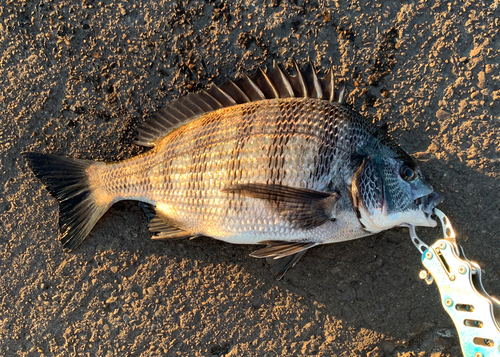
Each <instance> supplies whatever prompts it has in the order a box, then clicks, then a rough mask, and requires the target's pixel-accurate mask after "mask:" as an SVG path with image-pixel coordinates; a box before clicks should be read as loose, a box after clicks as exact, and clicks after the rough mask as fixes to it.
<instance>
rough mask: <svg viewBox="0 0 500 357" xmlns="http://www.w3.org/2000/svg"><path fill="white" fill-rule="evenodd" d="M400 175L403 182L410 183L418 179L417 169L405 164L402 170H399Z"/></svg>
mask: <svg viewBox="0 0 500 357" xmlns="http://www.w3.org/2000/svg"><path fill="white" fill-rule="evenodd" d="M399 175H400V176H401V178H402V179H403V180H405V181H408V182H410V181H413V180H415V178H416V177H417V173H416V171H415V168H414V167H412V166H410V165H408V164H403V165H402V166H401V168H400V169H399Z"/></svg>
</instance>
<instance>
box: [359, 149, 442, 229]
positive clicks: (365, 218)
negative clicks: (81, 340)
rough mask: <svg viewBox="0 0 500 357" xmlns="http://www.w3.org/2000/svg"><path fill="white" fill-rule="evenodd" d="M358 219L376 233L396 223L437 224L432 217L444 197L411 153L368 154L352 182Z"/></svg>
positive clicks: (426, 225) (394, 225)
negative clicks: (435, 188) (384, 155)
mask: <svg viewBox="0 0 500 357" xmlns="http://www.w3.org/2000/svg"><path fill="white" fill-rule="evenodd" d="M351 195H352V196H351V197H352V203H353V207H354V209H355V211H356V213H357V215H358V219H359V221H360V222H361V224H362V225H363V226H364V228H365V229H366V230H367V231H369V232H372V233H376V232H380V231H383V230H386V229H390V228H394V227H408V226H410V225H412V226H425V227H435V226H436V225H437V222H436V221H435V220H434V219H432V218H431V215H432V213H433V209H434V207H435V206H436V205H437V204H439V203H440V202H441V201H442V197H441V196H439V195H438V194H437V193H435V192H434V189H433V187H432V185H431V184H430V183H429V181H428V180H427V179H426V177H425V176H424V175H423V173H422V172H421V170H420V168H419V167H418V165H417V163H416V162H415V161H414V160H413V159H411V158H410V157H409V156H408V155H405V156H404V157H377V156H366V157H364V158H363V159H362V161H361V164H360V166H359V168H358V169H357V171H356V173H355V174H354V177H353V179H352V183H351Z"/></svg>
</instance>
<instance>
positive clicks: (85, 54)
mask: <svg viewBox="0 0 500 357" xmlns="http://www.w3.org/2000/svg"><path fill="white" fill-rule="evenodd" d="M499 18H500V3H499V1H498V0H495V1H470V0H466V1H458V0H455V1H439V0H438V1H436V2H435V1H425V0H422V1H409V0H404V1H344V0H338V1H337V0H335V1H331V2H329V1H314V0H312V1H308V0H295V1H289V0H266V1H264V2H261V1H259V2H258V3H255V2H254V1H249V0H248V1H245V0H235V1H227V2H224V1H220V0H215V1H211V0H207V1H202V0H189V1H184V0H180V1H175V2H173V1H172V2H170V1H165V0H154V1H153V0H151V1H150V0H142V1H111V0H103V1H94V0H83V1H80V0H78V1H77V0H62V1H51V0H36V1H7V0H3V1H1V3H0V49H1V52H0V55H1V57H0V113H1V114H0V115H1V116H0V120H1V126H0V150H1V156H0V160H1V161H0V172H1V177H0V182H1V185H0V189H1V191H2V192H1V196H0V217H1V221H0V354H1V355H3V356H41V355H43V356H77V355H78V356H80V355H82V356H95V355H99V356H159V355H166V356H176V355H182V356H367V357H368V356H369V357H375V356H399V357H403V356H404V357H410V356H433V357H437V356H459V355H460V349H459V347H458V339H457V335H456V332H455V329H454V327H453V324H452V322H451V320H450V319H449V318H448V316H447V315H446V313H445V312H444V310H443V309H442V307H441V305H440V300H439V295H438V290H437V289H436V286H435V285H431V286H427V285H426V284H425V283H423V282H422V281H421V280H419V279H418V273H419V271H420V270H421V267H422V266H421V263H420V256H419V254H418V252H417V251H416V249H415V248H414V246H413V245H412V244H411V242H410V240H409V238H408V233H407V231H406V230H405V229H395V230H392V231H389V232H385V233H383V234H378V235H376V236H372V237H368V238H363V239H360V240H357V241H351V242H346V243H341V244H335V245H329V246H325V247H321V248H316V249H313V250H311V251H310V252H309V253H308V254H306V256H305V257H304V258H303V259H302V260H301V262H300V263H299V264H298V265H297V266H296V267H295V268H294V269H292V270H291V271H290V272H289V273H288V274H287V275H286V276H285V278H284V279H283V280H282V281H275V280H274V278H273V277H272V275H271V274H270V273H269V268H268V266H267V263H266V262H265V261H263V260H257V259H253V258H250V257H248V254H249V253H250V252H251V251H253V250H255V247H252V246H237V245H230V244H227V243H221V242H217V241H213V240H210V239H198V240H193V241H170V242H155V241H151V240H150V238H149V233H148V231H147V223H146V219H145V217H144V215H143V213H142V212H141V210H140V208H139V207H137V205H136V204H135V203H132V202H125V203H120V204H117V205H115V206H114V207H113V208H112V209H111V210H110V211H109V212H108V213H107V214H106V215H105V216H104V217H103V219H101V221H100V222H99V223H98V225H97V226H96V227H95V229H94V230H93V232H92V233H91V234H90V236H89V238H88V239H87V240H86V242H85V243H84V244H83V246H82V247H81V248H79V249H78V250H77V251H76V252H74V253H70V254H68V253H64V252H63V251H62V249H61V246H60V244H59V242H58V239H57V234H58V232H57V221H58V211H57V210H58V206H57V203H56V201H55V200H54V199H52V198H51V197H50V196H49V195H48V193H47V191H46V190H45V189H44V188H43V187H42V185H41V184H40V183H39V182H38V181H37V180H36V179H35V177H34V176H33V175H32V173H31V172H30V171H29V169H28V168H27V166H26V164H25V162H24V161H23V159H22V158H21V155H20V153H21V152H23V151H26V150H32V151H41V152H45V153H57V154H61V155H66V156H71V157H79V158H88V159H96V160H108V161H113V160H118V159H123V158H127V157H130V156H132V155H134V154H136V153H138V152H140V150H141V149H140V148H138V147H135V146H134V145H133V144H132V138H133V137H134V128H135V127H136V126H137V124H138V123H140V122H142V121H143V120H144V119H145V118H146V117H147V116H148V115H149V114H150V113H152V112H153V111H154V110H156V109H158V108H160V107H162V106H163V105H164V104H165V103H166V102H167V101H168V100H169V99H172V98H175V97H176V96H178V95H180V94H183V93H187V92H188V91H196V90H197V89H199V88H204V87H206V86H207V85H209V83H210V82H215V83H219V84H220V83H221V82H222V81H223V80H224V78H225V77H226V76H229V77H235V76H237V75H238V73H240V72H244V71H245V72H249V73H251V72H253V71H254V70H255V69H256V68H258V67H259V66H264V67H269V66H270V65H271V64H272V60H273V59H277V60H278V61H279V62H281V63H284V64H285V67H286V68H290V66H291V62H290V58H291V57H292V56H293V57H295V58H296V59H297V60H298V61H299V63H301V64H302V65H304V64H305V63H306V61H307V57H308V56H309V57H310V58H311V60H312V61H313V63H314V64H315V65H316V66H317V68H324V69H326V68H327V67H328V66H329V64H330V63H333V65H334V66H335V68H336V70H337V72H338V77H339V78H343V79H346V80H347V79H348V80H349V82H348V85H347V88H348V89H349V90H350V91H351V95H350V97H349V102H350V103H351V104H352V105H353V106H354V107H355V108H356V109H357V110H359V111H361V112H363V113H365V114H369V115H373V116H374V117H375V118H377V119H378V120H380V122H381V123H388V124H389V130H390V131H391V132H392V135H393V136H395V137H396V138H397V140H398V141H399V142H400V143H401V144H402V146H403V147H404V148H405V149H406V150H407V151H408V152H409V153H411V154H413V155H414V156H416V157H417V158H418V159H420V161H421V163H422V167H423V170H425V171H426V172H427V173H428V175H429V176H430V178H431V179H432V181H433V183H434V185H435V187H436V188H437V190H438V191H439V192H440V193H442V194H443V195H444V197H445V202H444V203H443V204H442V205H441V206H440V208H441V209H442V210H443V211H444V212H446V213H447V214H449V216H450V217H451V219H452V222H453V223H454V226H455V228H456V230H457V232H458V235H459V237H460V241H461V242H462V244H463V247H464V249H465V252H466V254H467V256H468V257H469V258H470V259H473V260H477V261H478V262H479V263H480V264H481V266H482V267H483V268H484V269H485V272H486V273H485V286H486V289H487V290H488V291H489V292H490V293H491V294H492V295H495V296H500V276H499V274H500V255H499V246H500V243H499V240H498V238H499V234H500V194H499V189H498V179H499V178H500V162H499V160H500V159H499V157H500V76H499V74H500V69H499V63H500V51H499V48H500V39H499V28H500V20H499ZM383 94H386V95H388V96H387V98H386V97H385V96H384V95H383ZM419 234H420V235H421V237H422V238H423V239H424V240H426V241H427V242H428V243H431V242H432V241H434V240H435V239H437V238H438V237H439V230H438V229H434V230H432V229H428V230H424V229H420V230H419Z"/></svg>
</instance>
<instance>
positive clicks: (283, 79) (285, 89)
mask: <svg viewBox="0 0 500 357" xmlns="http://www.w3.org/2000/svg"><path fill="white" fill-rule="evenodd" d="M267 76H268V78H269V80H270V81H271V82H272V83H273V85H274V87H275V88H276V90H277V91H278V95H279V97H280V98H290V97H295V94H294V92H293V89H292V86H291V84H290V82H289V81H288V77H287V76H286V75H285V74H284V73H283V71H282V70H281V68H280V67H279V66H278V65H277V64H276V62H274V63H273V70H272V71H271V72H269V74H268V75H267Z"/></svg>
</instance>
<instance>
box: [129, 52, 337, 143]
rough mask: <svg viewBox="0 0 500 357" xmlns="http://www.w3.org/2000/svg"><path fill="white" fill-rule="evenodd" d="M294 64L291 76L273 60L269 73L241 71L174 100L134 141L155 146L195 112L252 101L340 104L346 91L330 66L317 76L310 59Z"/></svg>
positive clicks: (140, 129) (160, 111)
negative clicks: (305, 100)
mask: <svg viewBox="0 0 500 357" xmlns="http://www.w3.org/2000/svg"><path fill="white" fill-rule="evenodd" d="M293 65H294V67H295V70H296V74H295V75H293V76H292V75H289V74H286V73H284V72H283V71H282V70H281V68H280V67H279V66H278V65H277V64H276V63H274V65H273V69H272V70H271V71H270V72H268V73H266V72H265V71H264V70H262V69H260V68H259V69H258V70H257V71H256V73H255V74H254V75H253V76H250V77H249V76H247V75H246V74H243V75H242V76H241V78H239V79H238V80H236V81H231V80H227V81H226V82H224V83H223V84H221V85H220V86H216V85H213V86H212V87H210V88H209V89H208V90H206V91H201V92H199V93H190V94H188V95H187V96H184V97H180V98H178V99H176V100H173V101H171V102H170V103H169V104H168V105H167V106H166V107H165V108H163V109H161V110H159V111H158V112H156V113H155V114H153V116H152V117H151V118H149V119H148V120H146V121H145V122H144V123H143V124H142V125H141V126H140V127H139V128H138V135H137V137H136V140H135V142H136V144H138V145H142V146H147V147H152V146H155V145H156V144H157V143H158V142H159V141H160V140H161V139H163V138H164V137H165V136H166V135H167V134H169V133H170V132H171V131H172V130H173V129H175V128H177V127H179V126H181V125H183V124H184V123H186V122H187V121H189V120H191V119H192V118H195V117H197V116H198V115H202V114H205V113H209V112H211V111H214V110H217V109H221V108H225V107H231V106H235V105H238V104H242V103H247V102H252V101H259V100H265V99H274V98H288V97H296V98H317V99H325V100H329V101H332V102H338V103H340V104H342V103H343V100H344V98H345V95H344V93H345V91H344V89H341V90H338V89H336V88H335V85H336V83H335V80H334V71H333V68H330V70H329V71H328V72H327V74H326V76H325V77H324V78H321V79H319V78H318V75H317V72H316V70H315V69H314V66H313V64H312V62H311V61H310V60H309V64H308V66H307V68H306V69H305V70H302V71H301V70H300V68H299V66H298V64H297V62H296V61H295V60H293ZM344 88H345V87H344Z"/></svg>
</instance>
